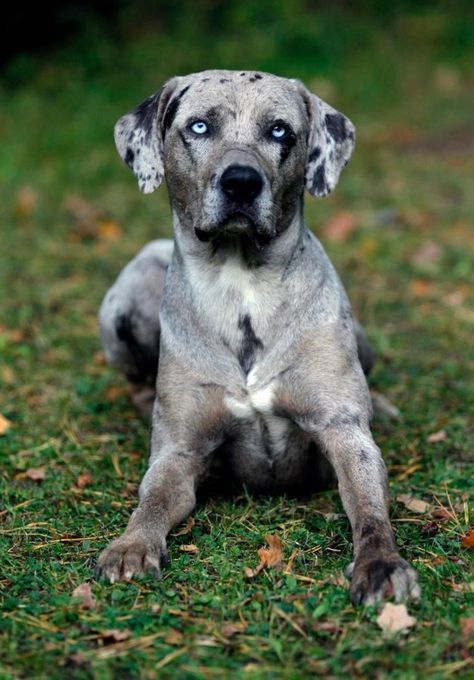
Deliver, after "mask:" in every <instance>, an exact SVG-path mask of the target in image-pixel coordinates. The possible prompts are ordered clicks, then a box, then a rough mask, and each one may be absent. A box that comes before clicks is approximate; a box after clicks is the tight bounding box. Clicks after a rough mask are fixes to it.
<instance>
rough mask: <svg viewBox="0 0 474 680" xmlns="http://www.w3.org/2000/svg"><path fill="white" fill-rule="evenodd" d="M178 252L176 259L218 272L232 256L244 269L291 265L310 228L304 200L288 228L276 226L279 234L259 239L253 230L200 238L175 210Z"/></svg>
mask: <svg viewBox="0 0 474 680" xmlns="http://www.w3.org/2000/svg"><path fill="white" fill-rule="evenodd" d="M173 227H174V233H175V255H176V260H177V263H178V264H179V263H180V262H181V261H184V260H187V261H188V262H190V261H198V262H199V263H201V264H208V265H209V266H210V267H212V268H215V269H216V272H218V271H219V270H220V268H221V267H222V266H223V265H224V264H225V263H226V262H227V261H228V260H229V259H230V258H232V259H233V261H234V262H238V263H239V265H240V267H241V268H242V269H245V270H253V269H265V268H269V269H272V270H273V271H277V270H279V269H281V270H282V271H283V270H284V269H285V268H287V267H288V264H289V262H290V261H291V260H292V258H293V257H294V254H295V252H296V251H297V250H298V248H299V247H301V246H302V244H303V241H304V236H305V232H306V231H307V228H306V225H305V222H304V218H303V204H301V205H300V206H298V209H297V210H296V212H295V215H294V217H293V219H292V220H291V222H290V224H289V226H287V227H286V229H284V230H282V231H279V230H278V228H277V229H276V230H275V231H276V235H275V236H274V237H272V238H270V239H268V240H262V241H258V240H257V239H256V238H255V237H254V236H253V235H252V234H250V233H242V234H231V233H227V232H223V233H221V234H219V235H218V236H216V237H215V238H213V239H210V240H209V241H207V242H202V241H200V240H199V239H198V238H197V236H196V234H195V233H194V230H193V229H192V228H191V227H190V226H188V225H183V224H182V223H181V220H180V218H179V216H178V215H177V213H176V211H174V210H173Z"/></svg>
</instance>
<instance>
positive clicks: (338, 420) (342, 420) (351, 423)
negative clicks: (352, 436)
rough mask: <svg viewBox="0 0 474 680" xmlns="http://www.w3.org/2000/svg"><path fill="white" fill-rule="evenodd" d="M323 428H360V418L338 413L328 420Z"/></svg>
mask: <svg viewBox="0 0 474 680" xmlns="http://www.w3.org/2000/svg"><path fill="white" fill-rule="evenodd" d="M324 427H325V428H336V429H337V428H343V427H360V417H359V416H358V415H356V414H355V413H338V414H337V415H335V416H333V417H332V418H330V419H329V420H328V421H327V422H326V423H325V424H324Z"/></svg>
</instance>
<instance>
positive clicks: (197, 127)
mask: <svg viewBox="0 0 474 680" xmlns="http://www.w3.org/2000/svg"><path fill="white" fill-rule="evenodd" d="M191 130H192V131H193V132H194V134H195V135H205V134H206V132H207V125H206V123H205V122H204V121H202V120H197V121H196V122H195V123H193V124H192V125H191Z"/></svg>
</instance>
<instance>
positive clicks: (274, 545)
mask: <svg viewBox="0 0 474 680" xmlns="http://www.w3.org/2000/svg"><path fill="white" fill-rule="evenodd" d="M265 540H266V542H267V543H268V545H269V547H268V548H259V549H258V550H257V553H258V556H259V558H260V563H259V564H258V565H257V566H256V567H255V569H250V567H245V575H246V577H247V578H254V577H255V576H257V574H259V573H260V572H261V571H262V569H265V567H272V568H274V569H281V568H282V566H283V550H282V545H281V539H280V537H279V536H277V535H276V534H273V535H271V536H265Z"/></svg>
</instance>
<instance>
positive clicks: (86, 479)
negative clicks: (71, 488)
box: [76, 472, 92, 489]
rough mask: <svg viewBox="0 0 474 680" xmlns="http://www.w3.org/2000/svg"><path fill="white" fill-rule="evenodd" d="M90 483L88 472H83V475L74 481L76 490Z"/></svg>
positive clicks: (90, 477)
mask: <svg viewBox="0 0 474 680" xmlns="http://www.w3.org/2000/svg"><path fill="white" fill-rule="evenodd" d="M91 482H92V476H91V475H90V474H89V473H88V472H84V474H82V475H79V477H78V478H77V479H76V486H77V488H78V489H82V488H83V487H84V486H87V484H90V483H91Z"/></svg>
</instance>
